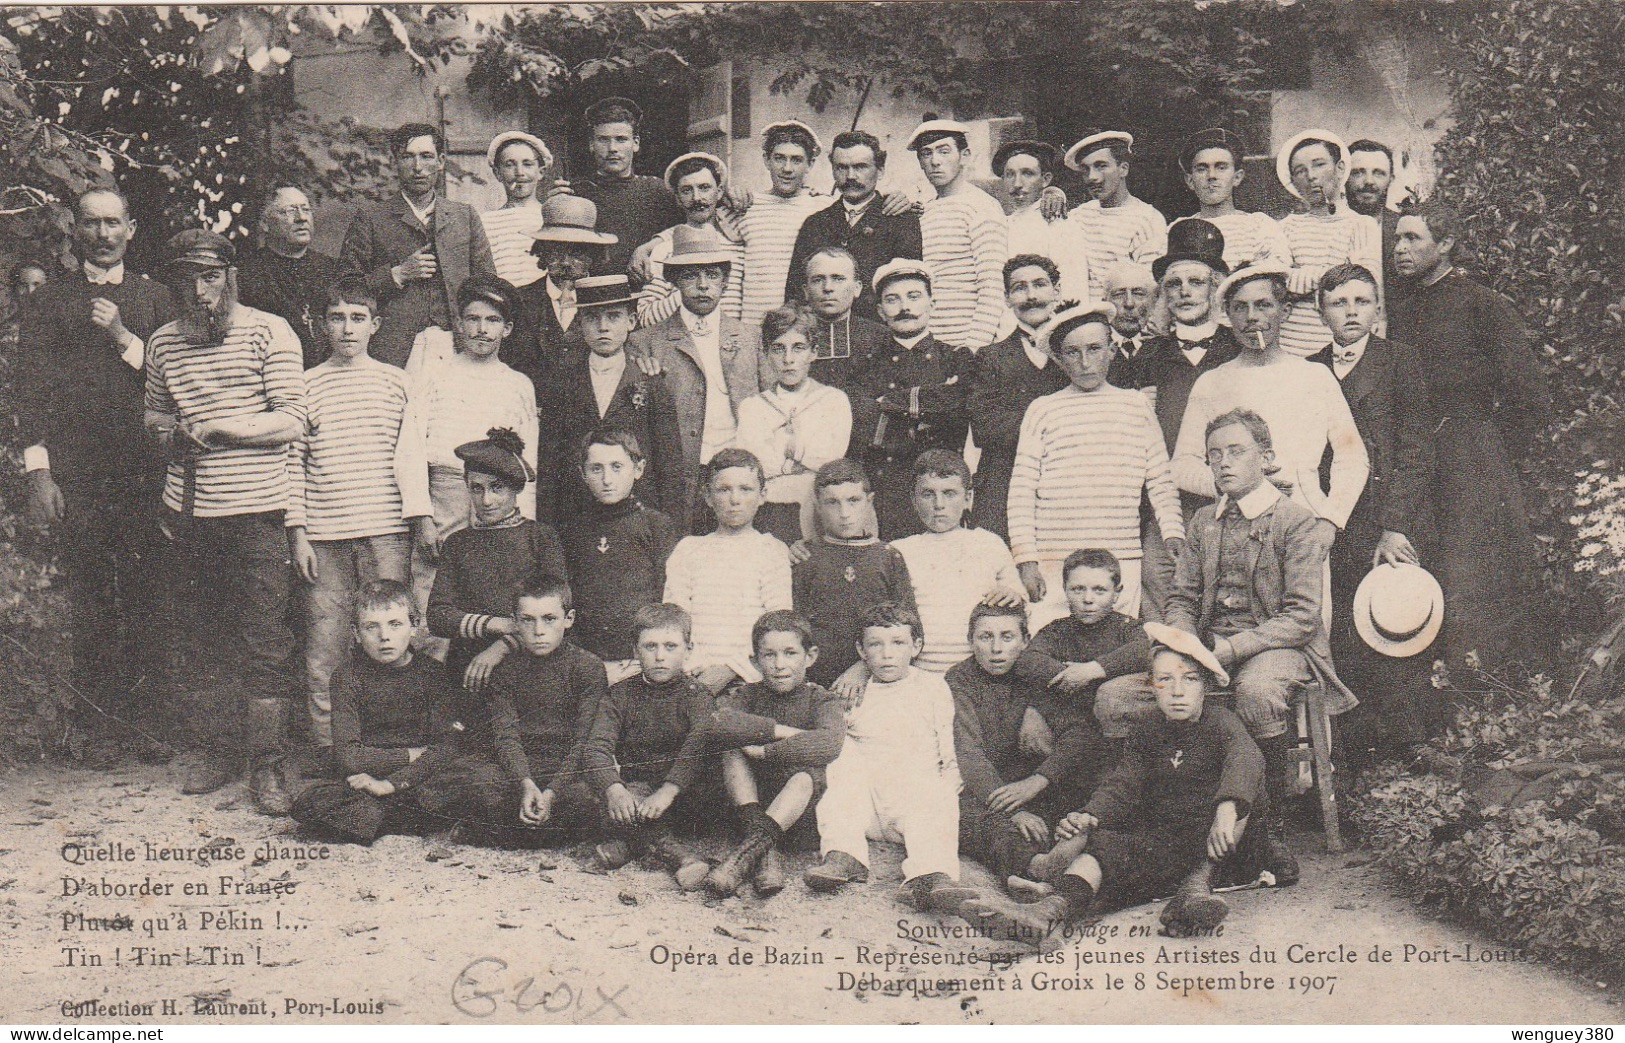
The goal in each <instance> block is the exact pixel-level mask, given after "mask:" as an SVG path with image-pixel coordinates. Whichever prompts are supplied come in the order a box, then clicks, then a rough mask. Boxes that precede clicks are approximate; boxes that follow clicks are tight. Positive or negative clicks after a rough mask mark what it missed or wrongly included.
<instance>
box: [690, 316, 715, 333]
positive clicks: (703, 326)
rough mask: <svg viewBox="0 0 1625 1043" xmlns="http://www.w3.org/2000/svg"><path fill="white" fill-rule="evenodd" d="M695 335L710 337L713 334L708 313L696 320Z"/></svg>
mask: <svg viewBox="0 0 1625 1043" xmlns="http://www.w3.org/2000/svg"><path fill="white" fill-rule="evenodd" d="M694 335H695V336H697V337H709V336H710V335H711V318H710V316H708V315H701V316H699V317H698V318H697V319H696V320H695V322H694Z"/></svg>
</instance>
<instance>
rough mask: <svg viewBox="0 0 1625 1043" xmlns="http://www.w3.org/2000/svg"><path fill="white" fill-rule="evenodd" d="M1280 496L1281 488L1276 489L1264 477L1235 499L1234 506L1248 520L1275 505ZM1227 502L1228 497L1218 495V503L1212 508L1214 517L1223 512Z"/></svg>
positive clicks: (1228, 500)
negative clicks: (1245, 493) (1251, 488)
mask: <svg viewBox="0 0 1625 1043" xmlns="http://www.w3.org/2000/svg"><path fill="white" fill-rule="evenodd" d="M1280 498H1281V490H1279V489H1277V488H1276V487H1275V484H1274V483H1273V482H1271V481H1270V480H1269V479H1268V478H1266V479H1264V481H1262V482H1260V483H1259V485H1258V488H1256V489H1254V490H1253V491H1252V492H1250V493H1248V494H1247V495H1245V496H1243V497H1242V498H1241V499H1239V500H1237V501H1236V507H1237V509H1239V510H1240V511H1241V516H1242V517H1243V518H1246V519H1247V520H1248V521H1252V520H1253V519H1254V518H1257V517H1258V516H1259V515H1260V514H1263V513H1264V512H1265V511H1267V510H1269V509H1270V508H1271V507H1273V506H1275V501H1276V500H1279V499H1280ZM1229 502H1230V497H1228V496H1220V497H1219V500H1218V504H1217V506H1216V507H1215V508H1214V512H1213V514H1214V517H1218V516H1220V515H1222V514H1224V509H1225V507H1226V505H1228V504H1229Z"/></svg>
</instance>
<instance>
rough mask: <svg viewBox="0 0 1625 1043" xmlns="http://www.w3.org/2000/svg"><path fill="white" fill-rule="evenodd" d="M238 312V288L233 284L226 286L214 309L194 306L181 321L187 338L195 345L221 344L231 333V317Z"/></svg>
mask: <svg viewBox="0 0 1625 1043" xmlns="http://www.w3.org/2000/svg"><path fill="white" fill-rule="evenodd" d="M236 310H237V286H236V284H235V282H233V283H230V284H228V285H227V286H226V288H225V290H224V291H222V292H221V294H220V299H219V300H218V301H216V302H215V303H214V305H213V306H212V307H209V308H200V307H198V306H197V305H195V304H194V305H193V306H192V307H191V308H189V309H187V312H186V316H185V317H184V318H183V319H182V320H181V323H182V329H183V330H184V331H185V333H186V338H187V339H188V340H190V341H191V342H192V343H194V344H219V343H221V342H222V341H224V340H225V339H226V334H227V333H229V332H230V331H231V316H232V313H233V312H234V311H236Z"/></svg>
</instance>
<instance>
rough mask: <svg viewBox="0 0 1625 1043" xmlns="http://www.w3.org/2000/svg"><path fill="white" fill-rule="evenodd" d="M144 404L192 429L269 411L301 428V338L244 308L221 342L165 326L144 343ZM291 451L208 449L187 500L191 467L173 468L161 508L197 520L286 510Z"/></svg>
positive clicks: (276, 319)
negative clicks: (194, 339)
mask: <svg viewBox="0 0 1625 1043" xmlns="http://www.w3.org/2000/svg"><path fill="white" fill-rule="evenodd" d="M145 405H146V408H147V409H148V410H149V411H151V412H155V413H164V414H167V415H169V416H173V417H175V418H176V419H177V420H179V421H180V422H181V423H184V424H186V425H187V426H188V427H197V426H198V425H199V424H203V423H207V422H209V421H213V420H225V419H230V418H236V417H247V416H258V415H260V414H262V413H267V412H274V413H281V414H283V415H285V416H287V417H290V418H292V419H294V420H297V421H298V422H299V424H300V426H301V427H303V426H304V423H305V360H304V352H303V349H302V348H301V347H300V345H299V338H298V336H296V335H295V334H294V332H293V328H292V327H291V326H289V325H288V323H287V321H286V320H284V319H282V318H280V317H278V316H276V315H272V314H270V313H269V312H263V311H257V310H255V309H254V308H249V307H245V306H243V305H238V306H237V311H236V314H235V315H234V316H233V318H232V324H231V329H230V330H229V331H227V333H226V336H225V339H224V340H223V341H222V342H221V343H219V344H192V343H189V342H188V341H187V339H186V337H185V335H184V334H183V333H182V332H181V325H180V323H179V322H178V321H177V322H172V323H170V324H169V325H167V326H161V327H159V329H158V330H157V332H155V333H154V334H153V335H152V338H151V339H150V340H148V341H147V390H146V403H145ZM289 452H290V450H289V448H288V447H287V446H285V445H279V446H271V447H267V448H258V447H244V448H232V449H213V450H210V451H209V452H207V453H204V454H203V455H202V456H200V457H198V458H197V461H196V464H195V480H194V482H193V483H191V484H192V485H193V492H192V494H191V495H190V496H189V495H188V493H187V485H188V484H189V483H188V482H187V480H186V468H185V467H183V466H182V465H181V464H178V463H171V464H170V465H169V468H168V471H167V473H166V474H165V475H164V506H166V507H168V508H170V509H171V510H175V511H187V510H190V512H191V513H192V514H195V515H196V516H198V517H200V518H219V517H226V516H229V515H237V514H259V513H262V512H265V511H280V510H285V509H286V508H287V506H288V454H289ZM188 500H191V502H190V503H188V502H187V501H188Z"/></svg>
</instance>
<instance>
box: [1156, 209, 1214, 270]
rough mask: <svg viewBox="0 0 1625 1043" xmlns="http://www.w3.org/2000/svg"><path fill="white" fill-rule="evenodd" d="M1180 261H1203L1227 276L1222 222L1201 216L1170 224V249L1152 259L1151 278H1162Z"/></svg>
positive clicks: (1185, 218) (1182, 219)
mask: <svg viewBox="0 0 1625 1043" xmlns="http://www.w3.org/2000/svg"><path fill="white" fill-rule="evenodd" d="M1179 261H1200V262H1202V263H1203V264H1205V265H1207V266H1208V267H1209V268H1212V269H1213V270H1214V271H1216V272H1218V273H1219V275H1221V276H1225V275H1229V274H1230V266H1229V265H1228V264H1225V263H1224V233H1223V232H1221V231H1220V230H1219V226H1218V225H1216V224H1214V223H1213V222H1211V221H1204V220H1202V219H1201V218H1200V217H1183V218H1180V219H1179V220H1178V221H1175V222H1174V223H1173V224H1171V225H1169V226H1168V252H1167V253H1165V254H1163V255H1162V256H1161V257H1159V258H1157V259H1156V260H1155V261H1152V262H1151V278H1153V279H1155V280H1157V282H1161V281H1162V276H1163V273H1165V272H1166V271H1168V269H1169V268H1170V267H1172V266H1173V265H1174V264H1176V263H1178V262H1179Z"/></svg>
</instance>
